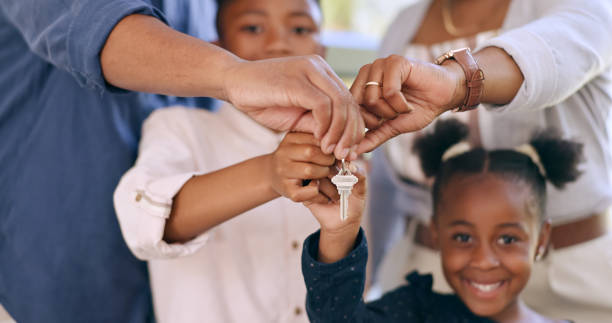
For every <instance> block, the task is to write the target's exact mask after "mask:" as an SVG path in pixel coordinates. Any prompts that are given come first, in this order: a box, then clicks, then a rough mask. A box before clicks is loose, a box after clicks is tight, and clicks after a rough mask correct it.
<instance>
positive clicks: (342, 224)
mask: <svg viewBox="0 0 612 323" xmlns="http://www.w3.org/2000/svg"><path fill="white" fill-rule="evenodd" d="M353 165H354V164H351V166H353ZM351 172H352V173H353V175H355V176H357V178H358V180H359V181H358V182H357V184H355V186H353V190H352V192H351V195H350V196H349V206H348V218H347V219H346V220H345V221H342V220H341V219H340V203H339V201H334V202H327V201H325V202H322V201H320V200H314V199H313V200H310V201H306V202H304V205H305V206H306V207H308V209H309V210H310V212H312V214H313V215H314V217H315V218H316V219H317V221H318V222H319V224H320V225H321V236H320V239H319V259H318V260H319V261H321V262H326V263H332V262H336V261H338V260H340V259H342V258H344V257H345V256H346V255H347V254H348V253H349V252H350V251H351V249H352V247H353V245H354V243H355V238H356V237H357V233H358V232H359V227H360V225H361V217H362V215H363V210H364V208H365V201H366V177H365V173H364V172H363V170H361V169H360V168H359V167H355V168H353V169H351ZM334 189H335V187H334Z"/></svg>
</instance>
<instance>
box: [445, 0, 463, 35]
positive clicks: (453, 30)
mask: <svg viewBox="0 0 612 323" xmlns="http://www.w3.org/2000/svg"><path fill="white" fill-rule="evenodd" d="M451 5H452V4H451V0H443V3H442V23H443V24H444V29H445V30H446V32H447V33H449V34H450V35H452V36H455V37H459V36H462V35H465V34H466V32H465V30H462V29H459V28H457V27H456V26H455V24H454V23H453V17H452V14H451Z"/></svg>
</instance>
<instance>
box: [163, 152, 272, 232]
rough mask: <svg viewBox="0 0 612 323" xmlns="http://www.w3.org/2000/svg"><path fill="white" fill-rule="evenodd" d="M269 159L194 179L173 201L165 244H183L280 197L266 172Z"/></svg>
mask: <svg viewBox="0 0 612 323" xmlns="http://www.w3.org/2000/svg"><path fill="white" fill-rule="evenodd" d="M267 158H269V157H268V155H264V156H260V157H256V158H253V159H249V160H247V161H244V162H242V163H239V164H236V165H233V166H230V167H227V168H224V169H221V170H219V171H216V172H212V173H209V174H204V175H200V176H195V177H193V178H191V179H190V180H189V181H187V183H185V185H184V186H183V188H182V189H181V190H180V191H179V192H178V194H177V195H176V196H175V198H174V203H173V205H172V212H171V213H170V218H169V220H168V221H167V223H166V227H165V231H164V240H166V241H168V242H183V241H186V240H189V239H192V238H194V237H195V236H197V235H198V234H200V233H202V232H205V231H207V230H209V229H211V228H213V227H215V226H217V225H219V224H221V223H223V222H225V221H227V220H229V219H231V218H233V217H235V216H237V215H239V214H242V213H244V212H245V211H247V210H250V209H252V208H254V207H256V206H259V205H261V204H263V203H266V202H268V201H270V200H272V199H274V198H276V197H278V196H279V195H278V194H277V193H276V192H275V191H274V190H273V189H272V188H271V185H270V183H269V181H268V178H267V175H266V172H265V171H262V170H265V169H266V162H267Z"/></svg>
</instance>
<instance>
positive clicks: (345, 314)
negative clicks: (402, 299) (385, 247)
mask: <svg viewBox="0 0 612 323" xmlns="http://www.w3.org/2000/svg"><path fill="white" fill-rule="evenodd" d="M319 235H320V232H316V233H314V234H312V235H310V236H309V237H308V238H307V239H306V241H305V242H304V250H303V252H302V273H303V274H304V281H305V282H306V289H307V296H306V311H307V312H308V317H309V318H310V321H311V322H313V323H330V322H334V323H335V322H351V323H353V322H372V323H373V322H386V323H387V322H393V321H395V320H394V318H393V314H392V313H393V312H394V310H400V309H399V308H397V307H395V306H394V305H395V304H393V303H392V302H388V303H387V301H388V300H390V299H389V297H384V298H383V299H384V300H385V301H384V303H386V304H381V302H380V301H378V302H375V303H373V304H368V305H366V304H364V302H363V298H362V295H363V290H364V285H365V270H366V262H367V260H368V247H367V242H366V239H365V236H364V234H363V230H359V234H358V235H357V239H356V241H355V248H354V249H353V250H352V251H351V252H350V253H349V254H348V255H347V256H346V257H345V258H344V259H341V260H340V261H338V262H335V263H332V264H324V263H320V262H318V261H317V260H316V259H317V255H318V251H319ZM386 296H391V295H386ZM387 305H388V306H387ZM405 322H406V321H405ZM408 322H409V321H408Z"/></svg>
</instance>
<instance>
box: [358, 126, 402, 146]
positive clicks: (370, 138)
mask: <svg viewBox="0 0 612 323" xmlns="http://www.w3.org/2000/svg"><path fill="white" fill-rule="evenodd" d="M391 121H392V120H388V121H385V122H384V123H383V124H382V125H381V126H380V127H378V128H377V129H374V130H370V131H368V132H367V133H366V135H365V137H364V138H363V140H362V141H361V142H360V143H359V146H358V147H357V154H363V153H367V152H370V151H372V150H374V149H376V147H378V146H380V145H382V144H383V143H385V141H387V140H389V139H391V138H393V137H395V136H397V135H399V134H400V132H399V131H397V130H395V129H394V128H393V127H392V126H391V124H390V122H391Z"/></svg>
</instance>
